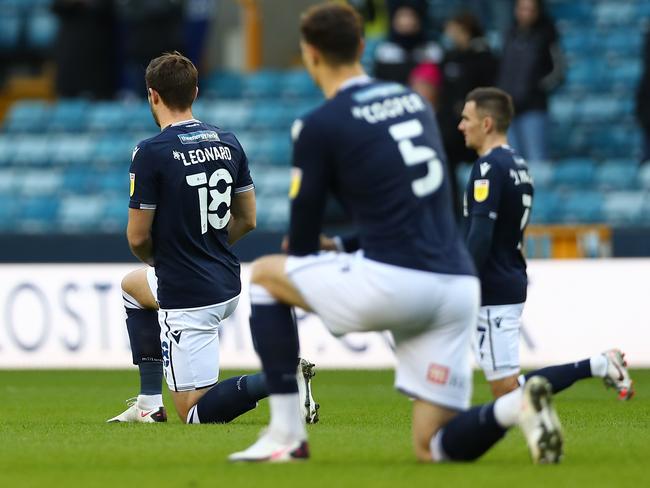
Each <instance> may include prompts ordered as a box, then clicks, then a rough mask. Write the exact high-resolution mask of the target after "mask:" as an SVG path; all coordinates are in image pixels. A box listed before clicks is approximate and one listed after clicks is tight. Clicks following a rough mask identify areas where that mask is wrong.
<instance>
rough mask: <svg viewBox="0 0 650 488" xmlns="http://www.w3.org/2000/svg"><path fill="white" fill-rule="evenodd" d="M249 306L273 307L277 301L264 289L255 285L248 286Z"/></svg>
mask: <svg viewBox="0 0 650 488" xmlns="http://www.w3.org/2000/svg"><path fill="white" fill-rule="evenodd" d="M249 290H250V295H251V305H274V304H276V303H278V301H277V300H276V299H275V298H273V295H271V294H270V293H269V292H268V290H267V289H266V288H264V287H263V286H262V285H258V284H255V283H251V284H250V288H249Z"/></svg>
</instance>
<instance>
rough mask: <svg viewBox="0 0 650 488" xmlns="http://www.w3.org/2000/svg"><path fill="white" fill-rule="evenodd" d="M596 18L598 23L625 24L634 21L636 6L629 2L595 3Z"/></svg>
mask: <svg viewBox="0 0 650 488" xmlns="http://www.w3.org/2000/svg"><path fill="white" fill-rule="evenodd" d="M591 8H593V12H594V19H595V21H596V23H597V24H598V25H601V26H603V25H605V26H606V25H623V24H630V23H631V22H633V21H634V16H635V15H636V9H635V6H634V5H633V4H631V3H629V2H625V3H624V2H620V1H619V2H616V1H610V2H599V3H597V4H596V5H593V6H592V7H591Z"/></svg>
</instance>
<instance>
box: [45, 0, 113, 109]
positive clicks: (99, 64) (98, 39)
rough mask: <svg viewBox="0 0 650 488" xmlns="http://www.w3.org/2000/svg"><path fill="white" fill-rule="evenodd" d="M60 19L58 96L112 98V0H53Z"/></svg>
mask: <svg viewBox="0 0 650 488" xmlns="http://www.w3.org/2000/svg"><path fill="white" fill-rule="evenodd" d="M52 11H53V12H54V13H55V14H56V15H57V17H58V18H59V29H58V33H57V40H56V48H55V50H54V61H55V62H56V65H57V74H56V91H57V94H58V95H59V96H61V97H78V96H88V97H91V98H111V97H112V96H113V95H114V93H115V88H116V85H117V75H116V69H115V60H114V52H115V36H114V31H115V22H114V17H113V1H112V0H54V2H53V3H52Z"/></svg>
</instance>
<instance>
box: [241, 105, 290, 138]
mask: <svg viewBox="0 0 650 488" xmlns="http://www.w3.org/2000/svg"><path fill="white" fill-rule="evenodd" d="M295 116H296V114H295V112H294V108H293V107H292V106H291V105H288V104H287V103H286V102H281V101H264V102H262V101H260V102H259V103H257V104H256V105H255V108H254V109H253V111H252V114H251V116H250V118H249V122H248V128H249V129H257V130H265V129H269V130H270V129H276V130H280V129H284V130H286V131H287V133H289V129H290V128H291V124H292V123H293V121H294V120H295Z"/></svg>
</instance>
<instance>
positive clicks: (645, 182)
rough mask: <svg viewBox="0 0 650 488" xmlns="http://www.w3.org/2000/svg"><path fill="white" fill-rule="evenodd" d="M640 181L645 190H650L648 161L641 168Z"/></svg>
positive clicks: (649, 165) (649, 166) (649, 164)
mask: <svg viewBox="0 0 650 488" xmlns="http://www.w3.org/2000/svg"><path fill="white" fill-rule="evenodd" d="M639 183H640V184H641V187H642V188H643V189H645V190H650V163H648V162H646V163H644V164H643V165H641V167H640V168H639Z"/></svg>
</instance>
